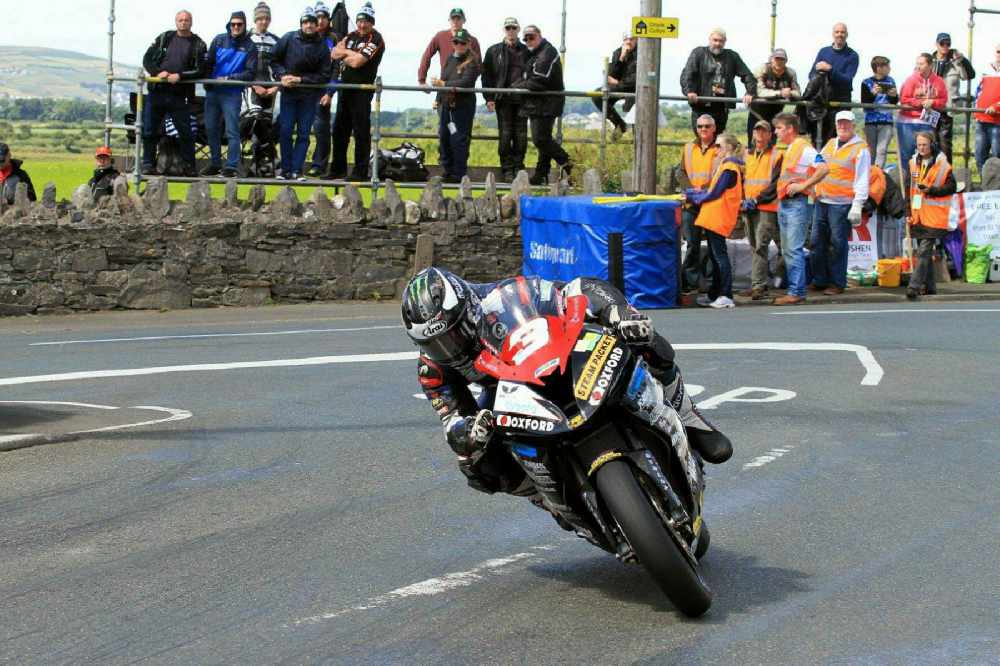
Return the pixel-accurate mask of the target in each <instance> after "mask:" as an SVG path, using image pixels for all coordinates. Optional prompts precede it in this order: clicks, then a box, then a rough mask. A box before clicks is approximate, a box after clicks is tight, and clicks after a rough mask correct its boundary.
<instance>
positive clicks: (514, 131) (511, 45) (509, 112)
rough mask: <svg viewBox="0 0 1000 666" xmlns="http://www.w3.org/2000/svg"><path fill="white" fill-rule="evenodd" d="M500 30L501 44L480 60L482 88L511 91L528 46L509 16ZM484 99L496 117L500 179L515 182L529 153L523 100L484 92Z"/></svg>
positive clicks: (520, 72) (519, 73) (519, 74)
mask: <svg viewBox="0 0 1000 666" xmlns="http://www.w3.org/2000/svg"><path fill="white" fill-rule="evenodd" d="M503 29H504V39H503V41H502V42H500V43H498V44H494V45H493V46H491V47H490V48H489V49H487V50H486V57H485V58H484V59H483V87H484V88H510V87H512V86H513V84H514V82H515V81H520V80H521V79H523V78H524V61H525V58H526V57H527V53H528V47H527V46H525V45H524V43H523V42H522V41H521V40H520V39H518V38H517V33H518V31H519V30H520V29H521V25H520V24H519V23H518V22H517V19H516V18H514V17H513V16H511V17H508V18H506V19H505V20H504V22H503ZM483 97H484V98H486V108H488V109H489V110H490V111H495V112H496V114H497V128H498V129H499V130H500V144H499V146H498V147H497V153H498V154H499V155H500V174H501V175H500V178H501V179H502V180H504V181H511V180H514V176H516V175H517V172H518V171H520V170H521V169H523V168H524V154H525V153H526V152H527V151H528V118H527V117H526V116H523V115H521V103H522V102H523V101H524V100H523V99H522V98H521V97H519V96H517V95H507V94H504V93H484V94H483Z"/></svg>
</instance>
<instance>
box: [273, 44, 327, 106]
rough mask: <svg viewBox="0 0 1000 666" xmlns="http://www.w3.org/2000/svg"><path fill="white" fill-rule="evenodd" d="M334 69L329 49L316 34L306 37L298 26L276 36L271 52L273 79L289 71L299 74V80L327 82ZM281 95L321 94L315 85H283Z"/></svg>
mask: <svg viewBox="0 0 1000 666" xmlns="http://www.w3.org/2000/svg"><path fill="white" fill-rule="evenodd" d="M332 71H333V62H332V61H331V60H330V49H328V48H327V47H326V41H325V40H324V39H322V38H321V37H320V36H319V35H313V36H312V37H306V36H305V34H303V32H302V31H301V30H293V31H292V32H289V33H287V34H285V36H284V37H282V38H281V39H279V40H278V45H277V46H275V47H274V51H273V53H272V54H271V72H272V73H273V74H274V80H275V81H280V80H281V77H283V76H286V75H288V74H292V75H294V76H300V77H302V83H304V84H305V83H321V84H322V83H328V82H329V81H330V73H331V72H332ZM281 94H282V95H289V96H291V97H303V96H307V95H322V94H323V91H322V90H319V89H316V88H285V89H283V91H282V93H281Z"/></svg>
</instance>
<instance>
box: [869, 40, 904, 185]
mask: <svg viewBox="0 0 1000 666" xmlns="http://www.w3.org/2000/svg"><path fill="white" fill-rule="evenodd" d="M889 69H890V68H889V59H888V58H886V57H883V56H875V57H874V58H872V72H874V74H875V76H869V77H868V78H867V79H865V80H864V81H862V82H861V103H862V104H898V103H899V91H898V90H896V82H895V81H894V80H893V79H892V77H891V76H889ZM865 140H866V141H867V142H868V150H869V151H870V152H871V156H872V163H873V164H875V165H877V166H878V167H879V168H884V167H885V160H886V157H887V156H888V153H889V142H890V141H892V111H882V110H878V109H866V110H865Z"/></svg>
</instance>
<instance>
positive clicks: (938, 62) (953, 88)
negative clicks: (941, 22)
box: [933, 32, 976, 163]
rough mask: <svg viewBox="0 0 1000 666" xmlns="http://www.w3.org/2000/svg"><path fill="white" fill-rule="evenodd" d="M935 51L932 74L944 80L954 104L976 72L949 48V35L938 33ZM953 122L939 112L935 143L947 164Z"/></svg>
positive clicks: (956, 52) (949, 160)
mask: <svg viewBox="0 0 1000 666" xmlns="http://www.w3.org/2000/svg"><path fill="white" fill-rule="evenodd" d="M936 41H937V50H936V51H935V52H934V62H933V65H934V73H935V74H937V75H938V76H940V77H941V78H942V79H944V84H945V87H946V88H947V89H948V99H949V100H950V101H951V103H952V104H956V103H957V102H958V101H959V100H960V99H962V93H961V90H960V86H961V84H962V81H971V80H972V79H974V78H976V70H975V69H973V68H972V63H971V62H969V59H968V58H966V57H965V56H963V55H962V54H961V53H960V52H959V51H958V50H957V49H953V48H951V35H949V34H948V33H947V32H941V33H938V36H937V40H936ZM954 129H955V120H954V118H952V117H951V114H949V113H948V112H947V111H941V117H940V118H939V119H938V124H937V142H938V146H940V147H941V150H943V151H944V154H945V157H947V158H948V162H949V163H951V161H952V153H951V144H952V139H953V137H954Z"/></svg>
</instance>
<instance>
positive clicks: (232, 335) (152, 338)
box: [28, 324, 402, 347]
mask: <svg viewBox="0 0 1000 666" xmlns="http://www.w3.org/2000/svg"><path fill="white" fill-rule="evenodd" d="M394 328H402V326H400V325H399V324H396V325H394V326H364V327H361V328H304V329H301V330H295V331H259V332H255V333H192V334H190V335H148V336H144V337H139V338H103V339H95V340H61V341H60V340H54V341H51V342H32V343H31V344H29V345H28V346H29V347H57V346H60V345H89V344H102V343H108V342H150V341H158V340H192V339H197V338H253V337H261V336H266V335H307V334H310V333H353V332H357V331H382V330H388V329H394Z"/></svg>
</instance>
